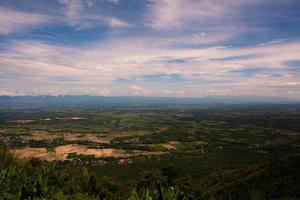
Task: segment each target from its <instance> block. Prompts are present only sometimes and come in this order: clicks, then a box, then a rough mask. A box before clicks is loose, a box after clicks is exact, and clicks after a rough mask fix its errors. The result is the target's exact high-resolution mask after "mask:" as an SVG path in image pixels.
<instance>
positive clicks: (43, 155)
mask: <svg viewBox="0 0 300 200" xmlns="http://www.w3.org/2000/svg"><path fill="white" fill-rule="evenodd" d="M12 153H13V154H14V155H16V157H17V158H20V159H30V158H39V159H41V160H47V161H53V160H67V157H68V155H69V154H70V153H76V154H78V155H95V157H96V158H101V157H114V158H129V157H134V156H158V155H164V154H167V152H147V151H140V150H134V151H133V152H132V153H127V152H126V151H125V150H122V149H88V148H87V147H86V146H83V145H77V144H69V145H63V146H59V147H56V148H55V151H47V149H46V148H30V147H25V148H23V149H15V150H12Z"/></svg>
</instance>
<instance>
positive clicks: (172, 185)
mask: <svg viewBox="0 0 300 200" xmlns="http://www.w3.org/2000/svg"><path fill="white" fill-rule="evenodd" d="M0 161H1V163H0V196H1V199H57V200H61V199H72V200H74V199H78V200H79V199H130V200H139V199H145V200H148V199H149V200H150V199H163V200H171V199H172V200H173V199H174V200H175V199H298V198H300V191H299V188H300V171H299V168H300V155H293V156H288V157H283V158H280V159H279V158H278V159H272V160H270V161H266V162H263V163H258V164H255V165H251V166H248V167H243V168H239V169H236V170H227V171H223V172H220V173H215V174H213V175H209V176H204V177H203V178H202V179H201V180H199V181H197V182H196V183H195V182H194V181H193V180H191V179H189V177H188V176H187V177H184V178H183V177H180V176H178V175H177V174H176V170H174V168H172V167H167V168H162V169H161V170H160V171H158V172H157V173H149V174H146V175H145V176H144V178H141V179H140V180H137V182H136V183H135V184H133V185H126V184H124V183H123V182H118V181H116V180H113V179H112V178H109V177H107V176H103V175H102V174H101V172H98V173H94V172H92V171H91V170H90V169H89V168H87V167H84V166H74V165H70V164H64V163H56V162H52V163H50V162H42V161H40V160H38V159H31V160H29V161H22V160H17V159H15V158H14V157H13V156H12V155H11V154H10V153H9V151H8V149H7V148H6V147H1V150H0ZM116 173H118V172H116Z"/></svg>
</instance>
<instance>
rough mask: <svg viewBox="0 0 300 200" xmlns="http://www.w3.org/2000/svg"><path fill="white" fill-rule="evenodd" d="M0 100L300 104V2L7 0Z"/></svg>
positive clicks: (0, 2) (0, 36)
mask: <svg viewBox="0 0 300 200" xmlns="http://www.w3.org/2000/svg"><path fill="white" fill-rule="evenodd" d="M0 95H12V96H13V95H100V96H168V97H206V96H260V97H261V96H268V97H274V98H275V97H284V98H288V99H293V100H300V0H251V1H250V0H0Z"/></svg>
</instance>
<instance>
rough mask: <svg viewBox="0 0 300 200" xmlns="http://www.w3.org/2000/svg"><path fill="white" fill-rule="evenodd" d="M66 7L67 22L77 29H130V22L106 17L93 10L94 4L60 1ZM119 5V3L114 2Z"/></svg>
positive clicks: (68, 0) (75, 0) (73, 0)
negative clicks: (96, 27) (104, 26)
mask: <svg viewBox="0 0 300 200" xmlns="http://www.w3.org/2000/svg"><path fill="white" fill-rule="evenodd" d="M59 2H60V3H61V4H62V5H64V6H65V17H66V19H65V20H66V22H67V23H68V24H69V25H70V26H72V27H75V28H76V29H78V30H80V29H87V28H92V27H95V26H98V25H106V26H109V27H111V28H119V27H128V26H130V25H129V23H128V22H125V21H123V20H121V19H117V18H115V17H111V16H104V15H101V13H98V12H97V13H95V12H94V11H93V10H92V7H93V5H94V3H93V2H92V1H83V0H59ZM114 3H117V2H114Z"/></svg>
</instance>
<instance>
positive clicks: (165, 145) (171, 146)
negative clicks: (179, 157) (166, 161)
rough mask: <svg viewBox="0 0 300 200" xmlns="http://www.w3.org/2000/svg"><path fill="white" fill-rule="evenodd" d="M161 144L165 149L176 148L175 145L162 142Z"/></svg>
mask: <svg viewBox="0 0 300 200" xmlns="http://www.w3.org/2000/svg"><path fill="white" fill-rule="evenodd" d="M162 146H163V147H164V148H166V149H167V150H176V147H175V146H173V145H171V144H162Z"/></svg>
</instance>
